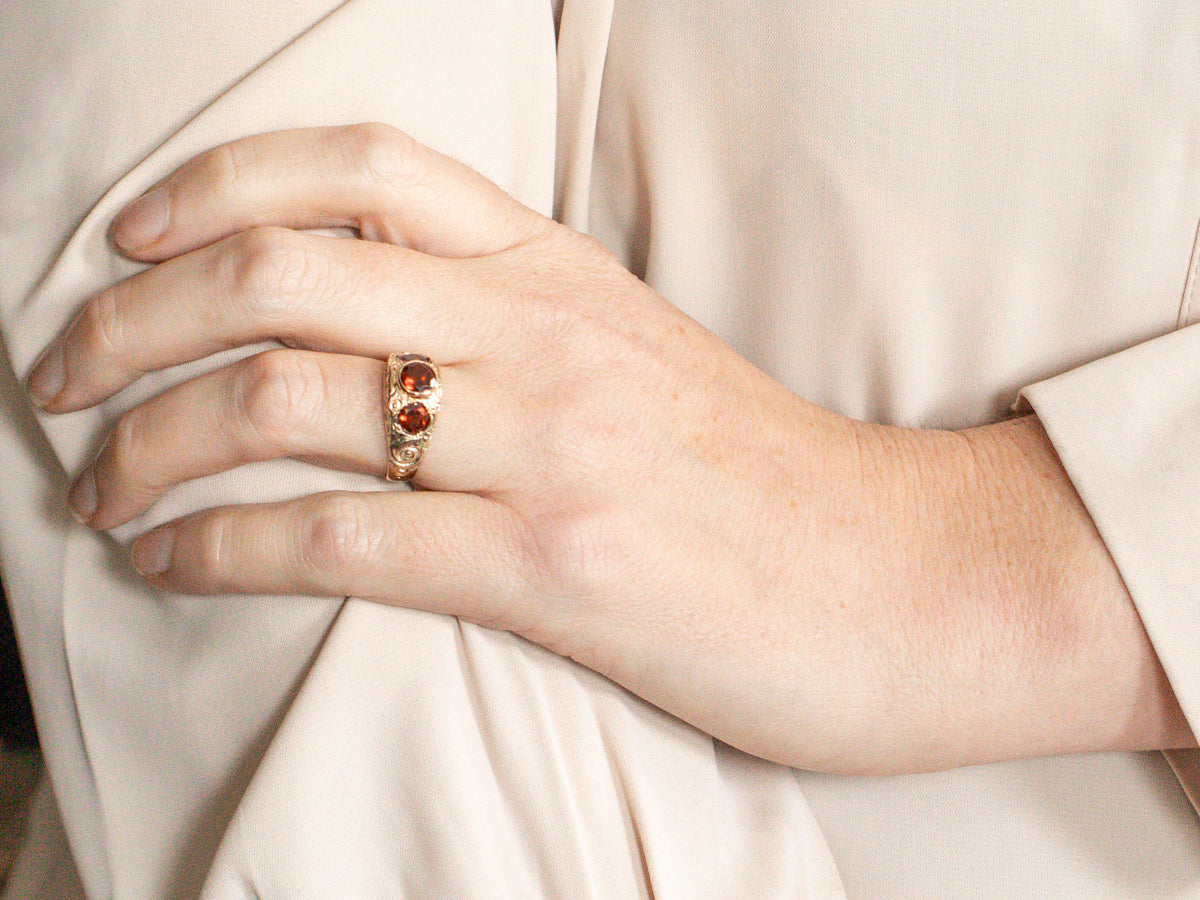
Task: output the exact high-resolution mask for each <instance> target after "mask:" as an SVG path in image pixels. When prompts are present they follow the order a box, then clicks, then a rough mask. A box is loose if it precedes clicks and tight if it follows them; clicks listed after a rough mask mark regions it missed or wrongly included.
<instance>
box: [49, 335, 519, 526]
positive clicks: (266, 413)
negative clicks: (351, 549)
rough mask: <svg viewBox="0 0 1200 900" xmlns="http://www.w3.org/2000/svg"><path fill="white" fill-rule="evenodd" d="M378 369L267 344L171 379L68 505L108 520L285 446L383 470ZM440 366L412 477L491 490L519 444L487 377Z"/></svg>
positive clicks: (116, 435)
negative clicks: (433, 412)
mask: <svg viewBox="0 0 1200 900" xmlns="http://www.w3.org/2000/svg"><path fill="white" fill-rule="evenodd" d="M384 372H385V364H384V363H383V362H382V361H381V360H377V359H370V358H367V357H360V356H344V355H337V354H329V353H315V352H309V351H303V350H269V351H266V352H264V353H259V354H257V355H255V356H251V357H248V358H246V359H244V360H241V361H240V362H237V363H234V364H232V365H230V366H227V367H225V368H223V369H219V370H217V371H215V372H211V373H208V374H206V375H202V376H200V377H198V378H196V379H193V380H192V381H188V382H185V383H183V384H181V385H178V386H177V387H174V388H172V389H170V390H168V391H166V392H164V393H163V394H161V395H159V396H158V397H156V398H154V399H152V400H149V401H147V402H146V403H144V404H142V405H141V406H138V407H136V408H134V409H132V410H130V411H129V412H127V413H126V414H125V415H124V416H122V417H121V419H120V420H119V421H118V422H117V424H116V425H115V427H114V428H113V430H112V432H111V433H110V435H109V437H108V440H107V441H106V442H105V444H104V447H103V448H102V449H101V451H100V453H99V455H98V456H97V459H96V461H95V463H94V464H93V466H92V467H90V468H89V469H88V470H87V471H85V472H84V473H83V474H82V475H81V476H80V477H79V479H78V480H77V482H76V485H75V487H74V488H73V489H72V491H71V504H72V508H73V509H74V510H75V511H76V514H77V515H79V516H80V518H81V519H83V520H84V521H86V522H87V523H88V524H89V525H91V526H93V527H96V528H113V527H116V526H117V525H120V524H122V523H124V522H127V521H129V520H130V519H132V518H134V517H135V516H137V515H139V514H140V513H142V512H144V511H145V510H146V509H147V508H148V507H149V506H150V505H151V504H152V503H154V501H155V500H157V499H158V498H159V497H160V496H161V495H162V494H163V493H164V492H165V491H166V490H167V489H168V488H170V487H172V486H173V485H176V484H180V483H182V482H184V481H189V480H192V479H195V478H200V477H203V476H205V475H211V474H214V473H216V472H221V471H225V470H228V469H232V468H235V467H237V466H240V465H244V464H246V463H250V462H259V461H263V460H268V459H279V458H284V457H290V458H295V459H303V460H306V461H309V462H312V463H315V464H317V465H321V466H324V467H326V468H332V469H341V470H344V471H351V472H364V473H368V474H377V475H380V476H382V475H383V473H384V471H385V470H386V466H387V442H386V439H385V429H384V406H383V403H384V396H383V379H384ZM440 375H441V380H442V383H443V386H444V387H443V390H444V394H445V397H446V400H447V402H446V403H445V404H444V405H443V406H442V409H441V411H440V412H439V413H438V417H437V421H436V422H435V424H434V426H433V430H432V432H431V435H430V442H429V446H428V449H427V450H426V452H425V454H424V457H423V458H422V460H421V463H420V467H419V470H418V473H417V476H416V478H415V479H414V480H415V482H416V483H417V484H420V485H422V486H424V487H429V488H434V489H438V490H452V491H489V490H495V489H497V488H498V487H500V486H501V485H502V484H503V483H504V482H505V480H506V473H507V472H508V471H511V468H510V467H511V465H512V459H511V457H506V456H503V455H501V454H497V453H496V452H495V450H494V448H495V447H496V446H497V445H499V446H505V447H513V446H515V445H514V443H513V442H512V441H510V440H507V439H506V436H505V435H502V434H498V433H497V429H499V428H502V427H503V426H502V425H501V424H499V423H494V422H492V421H491V417H489V416H488V414H487V412H488V410H489V409H495V408H496V405H495V403H494V402H491V401H489V399H488V394H489V392H490V389H489V387H488V384H487V382H486V381H484V380H483V379H482V378H480V376H479V374H478V373H477V372H475V371H474V370H473V369H472V368H471V367H468V366H444V367H441V371H440ZM484 422H487V423H488V425H487V427H486V428H485V427H481V423H484Z"/></svg>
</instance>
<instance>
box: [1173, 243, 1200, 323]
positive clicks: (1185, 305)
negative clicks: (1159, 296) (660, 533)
mask: <svg viewBox="0 0 1200 900" xmlns="http://www.w3.org/2000/svg"><path fill="white" fill-rule="evenodd" d="M1198 269H1200V221H1197V223H1196V233H1195V235H1194V237H1193V238H1192V255H1191V258H1190V259H1189V260H1188V268H1187V277H1186V278H1185V279H1184V282H1183V296H1182V297H1181V298H1180V301H1179V315H1178V316H1177V317H1176V319H1175V330H1176V331H1178V330H1179V329H1180V328H1183V327H1185V326H1186V325H1188V324H1189V320H1190V319H1191V317H1192V298H1193V297H1194V296H1195V295H1196V280H1197V278H1198V277H1200V272H1198V271H1197V270H1198Z"/></svg>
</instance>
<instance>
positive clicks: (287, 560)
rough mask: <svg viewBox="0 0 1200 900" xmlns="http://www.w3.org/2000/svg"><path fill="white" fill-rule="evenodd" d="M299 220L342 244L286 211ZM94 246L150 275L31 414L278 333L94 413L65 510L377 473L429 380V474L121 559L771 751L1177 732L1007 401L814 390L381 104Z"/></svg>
mask: <svg viewBox="0 0 1200 900" xmlns="http://www.w3.org/2000/svg"><path fill="white" fill-rule="evenodd" d="M329 226H351V227H353V228H356V229H357V230H358V232H359V234H360V235H361V236H362V237H363V238H364V240H344V239H338V238H331V237H321V236H316V235H312V234H305V233H303V232H301V231H299V230H297V229H310V228H318V227H329ZM113 234H114V239H115V240H116V241H117V243H118V244H119V245H120V246H121V247H122V249H123V250H124V251H125V252H126V253H128V254H129V255H130V256H133V257H135V258H137V259H142V260H146V261H150V262H156V263H158V265H155V266H153V267H151V268H149V269H147V270H145V271H144V272H142V273H140V274H138V275H135V276H134V277H132V278H129V279H128V280H126V281H124V282H121V283H119V284H117V285H115V286H113V287H112V288H110V289H108V290H106V291H104V292H102V293H101V294H99V295H98V296H96V297H93V298H92V299H91V300H90V301H89V302H88V303H87V305H86V306H85V307H84V309H83V311H82V313H81V314H80V315H79V317H78V318H77V319H76V320H75V322H74V323H73V324H72V325H71V326H70V328H69V329H68V330H67V332H66V333H65V335H63V336H62V337H61V338H60V339H59V340H58V341H57V342H56V343H55V345H54V346H53V347H52V348H51V349H50V350H49V351H48V352H47V353H46V355H45V357H44V358H43V360H42V362H41V363H40V364H39V366H38V368H37V369H36V370H35V372H34V374H33V376H32V377H31V380H30V390H31V392H32V393H33V395H34V396H35V398H37V399H38V400H39V402H40V403H41V404H42V405H43V406H44V408H45V409H47V410H49V411H53V412H66V411H69V410H76V409H80V408H83V407H86V406H90V405H92V404H95V403H98V402H100V401H102V400H103V399H105V398H106V397H109V396H111V395H112V394H114V393H115V392H117V391H120V390H121V389H122V388H124V387H126V386H127V385H129V384H130V383H131V382H133V381H134V380H135V379H137V378H138V377H139V376H140V375H141V374H143V373H145V372H148V371H152V370H156V369H161V368H165V367H167V366H172V365H175V364H178V363H182V362H185V361H188V360H194V359H198V358H200V357H204V356H207V355H210V354H212V353H214V352H217V351H219V350H222V349H225V348H228V347H230V346H235V345H242V344H246V343H250V342H255V341H259V340H262V339H265V338H277V339H278V340H280V341H282V342H283V344H285V345H286V347H287V348H288V349H280V350H272V351H268V352H265V353H261V354H258V355H256V356H253V357H250V358H248V359H246V360H244V361H241V362H238V363H235V364H233V365H231V366H229V367H227V368H225V369H221V370H218V371H215V372H213V373H211V374H208V375H205V376H202V377H199V378H196V379H195V380H193V381H190V382H186V383H184V384H181V385H179V386H178V387H175V388H173V389H171V390H168V391H166V392H165V393H163V394H162V395H160V396H158V397H156V398H154V399H152V400H150V401H148V402H146V403H145V404H143V405H142V406H140V407H137V408H135V409H133V410H132V411H130V412H129V413H127V414H126V415H125V416H124V417H123V418H122V419H121V420H120V421H119V422H118V423H117V425H116V427H115V428H114V430H113V432H112V434H111V435H110V436H109V439H108V441H107V443H106V444H105V446H104V448H103V450H102V451H101V452H100V454H99V457H98V458H97V460H96V461H95V463H94V465H93V466H92V467H90V468H89V469H88V471H86V472H84V473H83V474H82V475H81V476H80V478H79V481H78V482H77V484H76V486H75V488H74V489H73V491H72V495H71V497H72V504H73V506H74V507H75V509H76V512H77V514H78V515H79V516H80V517H81V519H83V520H84V521H86V522H87V523H88V524H89V525H91V526H92V527H95V528H102V529H107V528H112V527H114V526H116V525H119V524H121V523H123V522H126V521H128V520H129V519H131V518H133V517H135V516H137V515H138V514H139V513H141V512H142V511H144V510H145V509H146V508H147V507H148V506H149V505H150V504H152V503H153V502H154V501H155V500H156V499H157V498H158V497H159V496H160V495H161V494H162V493H163V492H164V491H165V490H167V489H168V488H169V487H170V486H172V485H174V484H178V483H180V482H182V481H185V480H188V479H192V478H196V477H199V476H202V475H207V474H211V473H214V472H218V471H221V470H225V469H229V468H232V467H235V466H239V465H242V464H244V463H246V462H250V461H254V460H265V459H270V458H275V457H295V458H301V459H306V460H309V461H311V462H313V463H316V464H319V465H323V466H329V467H333V468H339V469H346V470H354V471H360V472H370V473H379V474H380V475H382V473H383V472H384V470H385V467H386V446H385V440H384V427H383V423H384V409H383V393H382V389H381V385H382V382H383V378H384V362H383V360H384V359H385V358H386V357H387V355H388V354H389V353H392V352H416V353H422V354H426V355H428V356H430V357H431V358H432V359H433V360H434V361H435V362H437V363H438V364H439V365H440V366H441V373H442V381H443V384H444V402H443V405H442V409H441V413H440V415H439V418H438V421H437V424H436V428H435V430H434V432H433V434H432V437H431V442H430V445H429V448H428V450H427V452H426V454H425V457H424V460H423V462H422V464H421V466H420V469H419V472H418V474H417V478H416V483H417V485H419V486H420V487H422V488H426V489H427V490H422V491H416V492H406V491H391V490H381V491H380V492H378V493H346V492H339V493H329V494H321V495H317V496H312V497H307V498H304V499H301V500H297V501H294V502H290V503H283V504H274V505H259V506H240V507H225V508H218V509H212V510H207V511H205V512H201V513H199V514H196V515H193V516H190V517H187V518H185V519H183V520H180V521H176V522H173V523H170V524H168V525H166V526H163V527H161V528H159V529H156V530H155V531H153V532H151V533H149V534H147V535H144V536H143V537H142V538H140V539H139V540H138V542H137V543H136V544H135V546H134V550H133V555H134V560H135V564H136V565H137V567H138V569H139V571H141V572H142V573H143V574H144V575H145V576H146V577H147V578H148V579H149V580H150V581H151V582H153V583H154V584H156V585H159V586H161V587H163V588H164V589H168V590H174V591H183V592H189V593H209V592H220V593H231V592H242V593H254V594H263V593H309V594H319V595H332V596H341V595H355V596H360V597H365V598H370V599H373V600H378V601H381V602H386V603H395V604H399V605H405V606H414V607H419V608H422V609H427V610H432V611H435V612H441V613H448V614H453V615H458V616H461V617H463V618H465V619H469V620H471V621H474V622H479V623H482V624H484V625H488V626H492V627H496V628H503V629H508V630H511V631H514V632H516V633H518V634H521V635H523V636H525V637H526V638H528V639H530V640H532V641H536V642H537V643H539V644H542V645H544V646H546V647H548V648H549V649H551V650H553V651H555V652H557V653H560V654H563V655H566V656H570V657H572V658H573V659H576V660H578V661H579V662H581V663H582V664H583V665H586V666H588V667H590V668H593V669H595V670H597V671H599V672H601V673H603V674H605V675H607V676H609V677H611V678H612V679H613V680H615V681H617V682H618V683H620V684H622V685H624V686H625V687H627V688H629V689H630V690H632V691H634V692H635V693H637V694H640V695H641V696H643V697H645V698H646V699H648V700H649V701H650V702H652V703H655V704H657V705H658V706H661V707H662V708H664V709H666V710H668V711H669V712H672V713H674V714H676V715H678V716H680V717H682V718H683V719H686V720H687V721H689V722H692V723H693V724H695V725H697V726H698V727H700V728H702V729H704V730H705V731H708V732H710V733H711V734H713V735H715V736H716V737H718V738H721V739H723V740H725V741H727V742H729V743H731V744H734V745H736V746H738V747H741V748H742V749H745V750H747V751H749V752H751V753H754V754H758V755H761V756H765V757H768V758H771V759H775V760H779V761H782V762H786V763H789V764H792V765H797V766H804V767H813V768H822V769H829V770H839V771H874V772H878V771H897V770H914V769H925V768H935V767H940V766H947V765H956V764H961V763H965V762H975V761H981V760H986V759H997V758H1004V757H1008V756H1014V755H1023V754H1031V753H1045V752H1056V751H1063V750H1081V749H1101V748H1113V747H1150V746H1166V745H1171V744H1175V743H1179V742H1183V741H1187V740H1189V739H1190V735H1189V734H1187V730H1186V725H1183V724H1182V718H1181V716H1180V715H1179V712H1178V709H1177V707H1176V706H1175V704H1174V701H1173V698H1172V697H1171V694H1170V690H1169V687H1167V685H1166V681H1165V679H1164V678H1163V676H1162V673H1161V670H1160V669H1159V667H1158V664H1157V662H1156V660H1155V658H1154V654H1153V652H1152V650H1151V649H1150V647H1149V644H1148V643H1147V641H1146V638H1145V635H1144V633H1143V632H1142V629H1141V626H1140V623H1139V622H1138V619H1137V616H1136V614H1135V613H1134V611H1133V608H1132V605H1131V604H1130V602H1129V598H1128V596H1127V595H1126V593H1125V591H1124V588H1123V587H1122V585H1121V582H1120V579H1119V577H1118V576H1117V574H1116V572H1115V570H1114V568H1113V566H1112V563H1111V561H1110V560H1109V558H1108V556H1107V553H1106V552H1105V550H1104V547H1103V545H1102V544H1101V543H1100V541H1099V538H1098V537H1097V536H1096V533H1095V530H1094V528H1093V527H1092V525H1091V522H1090V520H1089V519H1088V518H1087V514H1086V512H1084V511H1083V509H1082V507H1081V505H1080V504H1079V501H1078V499H1077V498H1076V497H1075V494H1074V492H1073V490H1072V489H1071V486H1070V484H1069V482H1068V481H1067V479H1066V476H1065V474H1064V473H1063V472H1062V470H1061V467H1060V466H1058V464H1057V461H1056V459H1055V457H1054V455H1053V451H1052V450H1051V449H1050V447H1049V444H1048V442H1047V441H1046V438H1045V436H1044V434H1043V433H1042V432H1041V429H1040V427H1039V426H1038V425H1037V423H1036V421H1034V420H1033V419H1025V420H1017V421H1014V422H1009V423H1004V424H1002V425H996V426H991V427H989V428H983V429H977V430H975V431H973V432H965V433H960V434H955V433H949V432H933V431H915V430H903V429H896V428H884V427H880V426H872V425H867V424H863V423H858V422H853V421H851V420H848V419H846V418H843V417H841V416H837V415H834V414H832V413H829V412H826V411H824V410H821V409H818V408H816V407H814V406H812V405H811V404H808V403H806V402H805V401H804V400H802V399H801V398H799V397H797V396H795V395H794V394H792V393H790V392H789V391H787V390H786V389H784V388H783V387H782V386H781V385H779V384H778V383H777V382H775V381H773V380H772V379H770V378H769V377H767V376H766V375H764V374H763V373H762V372H760V371H758V370H757V369H755V368H754V367H753V366H751V365H750V364H749V363H748V362H746V361H745V360H744V359H742V358H741V357H739V356H738V355H737V354H736V353H734V352H733V351H732V350H731V349H730V348H729V347H728V346H727V345H725V344H724V343H722V342H721V341H720V340H719V339H717V338H716V337H715V336H713V335H712V334H711V333H709V332H708V331H706V330H705V329H704V328H702V327H701V326H700V325H698V324H697V323H696V322H694V321H692V320H691V319H689V318H687V317H686V316H684V315H683V314H681V313H680V312H679V311H678V310H676V309H675V308H674V307H672V306H671V305H670V304H669V303H667V302H666V301H665V300H663V299H662V298H661V297H659V296H657V295H656V294H655V293H654V292H653V291H652V290H650V289H649V288H648V287H647V286H646V285H645V284H643V283H642V282H640V281H638V280H637V279H636V278H634V277H633V276H632V275H630V274H629V273H628V272H626V271H625V270H624V269H623V268H622V267H621V266H620V265H619V264H618V263H617V262H616V261H615V259H614V258H613V257H612V256H611V255H610V254H609V253H607V252H606V251H605V250H604V249H603V248H602V247H601V246H599V245H598V244H597V243H595V242H594V241H592V240H590V239H589V238H586V237H583V236H581V235H579V234H577V233H574V232H572V231H570V230H568V229H567V228H565V227H562V226H560V225H557V224H555V223H553V222H551V221H549V220H547V219H545V218H543V217H541V216H539V215H537V214H535V213H533V212H532V211H530V210H528V209H526V208H525V207H523V206H521V205H520V204H518V203H517V202H516V201H514V200H513V199H511V198H510V197H508V196H507V195H505V194H504V193H502V192H501V191H500V190H499V189H497V188H496V187H495V186H494V185H492V184H490V183H489V182H487V181H486V180H485V179H483V178H482V177H481V176H479V175H477V174H475V173H474V172H472V171H470V170H469V169H467V168H465V167H463V166H461V165H459V164H457V163H455V162H453V161H451V160H449V159H447V158H445V157H442V156H439V155H438V154H436V153H433V152H432V151H430V150H428V149H427V148H425V147H422V146H420V145H418V144H416V143H415V142H414V141H412V140H411V139H410V138H407V137H406V136H404V135H402V134H401V133H399V132H397V131H395V130H393V129H391V128H388V127H385V126H377V125H370V126H356V127H351V128H335V129H312V130H301V131H293V132H282V133H276V134H270V135H262V136H258V137H252V138H248V139H245V140H241V141H237V142H235V143H233V144H230V145H227V146H224V147H220V148H217V149H216V150H213V151H210V152H208V153H206V154H203V155H202V156H200V157H197V158H196V159H194V160H192V161H191V162H189V163H188V164H187V165H185V166H184V167H183V168H181V169H180V170H178V171H177V172H175V173H174V174H173V175H172V176H171V177H170V178H168V179H167V180H166V181H165V182H163V183H162V184H161V185H160V186H159V187H157V188H155V189H154V190H152V191H151V192H149V193H148V194H147V195H145V196H144V197H143V198H141V199H140V200H138V201H137V202H135V203H134V204H133V205H132V206H131V207H130V208H128V209H127V210H126V211H125V212H124V213H123V214H122V216H121V217H120V218H119V219H118V221H117V223H116V224H115V227H114V232H113ZM830 340H836V336H830ZM813 352H817V348H813Z"/></svg>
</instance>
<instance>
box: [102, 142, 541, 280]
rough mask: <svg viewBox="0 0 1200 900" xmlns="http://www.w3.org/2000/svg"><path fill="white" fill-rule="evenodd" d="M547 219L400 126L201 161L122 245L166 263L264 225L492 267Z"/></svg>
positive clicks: (142, 211) (134, 224)
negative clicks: (356, 235)
mask: <svg viewBox="0 0 1200 900" xmlns="http://www.w3.org/2000/svg"><path fill="white" fill-rule="evenodd" d="M544 223H545V220H544V219H542V217H541V216H538V215H537V214H536V213H534V212H533V211H532V210H530V209H528V208H527V207H525V206H522V205H521V204H520V203H518V202H517V201H516V200H514V199H513V198H512V197H510V196H509V195H507V194H506V193H504V192H503V191H502V190H500V188H498V187H497V186H496V185H495V184H493V183H492V182H490V181H488V179H486V178H484V177H483V176H482V175H480V174H479V173H477V172H475V171H474V170H472V169H470V168H469V167H467V166H465V165H463V164H462V163H460V162H457V161H456V160H453V159H451V158H450V157H448V156H444V155H443V154H441V153H437V152H436V151H434V150H431V149H430V148H428V147H426V146H424V145H422V144H420V143H418V142H417V141H415V140H413V139H412V138H411V137H409V136H408V135H406V134H404V133H403V132H401V131H398V130H397V129H395V128H392V127H390V126H388V125H380V124H362V125H351V126H347V127H335V128H303V129H296V130H292V131H278V132H272V133H270V134H260V135H254V136H253V137H247V138H243V139H241V140H237V141H233V142H232V143H229V144H224V145H222V146H220V147H217V148H215V149H213V150H209V151H207V152H206V153H202V154H200V155H199V156H197V157H195V158H193V159H192V160H190V161H189V162H187V163H185V164H184V165H183V166H182V167H181V168H179V169H178V170H176V171H175V172H174V173H173V174H171V175H170V176H168V177H167V178H166V179H165V180H164V181H163V182H161V183H160V184H159V185H158V186H157V187H155V188H153V189H152V190H150V191H149V192H147V193H146V194H144V195H143V196H142V197H140V198H139V199H138V200H136V201H134V202H133V203H132V204H131V205H130V206H129V207H127V208H126V209H125V210H124V211H123V212H122V213H121V214H120V215H119V216H118V217H117V219H116V221H115V223H114V225H113V230H112V236H113V240H114V241H115V242H116V243H117V245H118V246H120V247H121V249H122V250H124V251H125V252H126V253H128V254H129V255H131V256H134V257H136V258H138V259H144V260H162V259H166V258H168V257H171V256H177V255H179V254H180V253H184V252H186V251H188V250H193V249H195V248H196V247H199V246H202V245H204V244H208V243H212V242H213V241H216V240H219V239H220V238H222V237H225V236H227V235H230V234H233V233H235V232H238V231H244V230H245V229H247V228H251V227H254V226H258V225H267V224H274V225H283V226H286V227H289V228H316V227H329V226H351V227H354V228H357V229H358V230H359V232H360V233H361V234H362V236H363V237H366V238H368V239H371V240H382V241H388V242H391V243H396V244H401V245H404V246H408V247H412V248H414V249H417V250H421V251H423V252H426V253H432V254H435V255H438V256H448V257H464V256H483V255H486V254H489V253H493V252H496V251H498V250H502V249H504V248H506V247H511V246H513V245H514V244H517V243H520V242H521V241H523V240H525V239H526V238H527V237H529V236H530V234H532V233H533V232H534V231H535V230H536V229H537V228H539V227H542V226H543V224H544Z"/></svg>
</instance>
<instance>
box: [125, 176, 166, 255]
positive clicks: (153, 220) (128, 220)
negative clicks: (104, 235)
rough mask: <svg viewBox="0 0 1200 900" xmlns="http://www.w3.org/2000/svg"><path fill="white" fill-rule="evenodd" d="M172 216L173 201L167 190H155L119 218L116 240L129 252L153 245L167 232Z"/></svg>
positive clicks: (126, 208)
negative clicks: (168, 221)
mask: <svg viewBox="0 0 1200 900" xmlns="http://www.w3.org/2000/svg"><path fill="white" fill-rule="evenodd" d="M170 214H171V198H170V197H169V196H168V195H167V189H166V188H165V187H156V188H155V189H154V190H152V191H150V192H149V193H148V194H143V195H142V196H141V197H138V198H137V199H136V200H134V201H133V202H132V203H130V204H129V205H128V206H127V207H125V209H124V210H123V211H122V212H121V214H120V215H118V216H117V219H116V221H115V222H113V229H112V237H113V240H114V241H116V242H117V244H118V245H120V246H121V247H123V248H125V249H126V250H135V249H137V248H138V247H146V246H148V245H150V244H153V243H154V242H155V241H157V240H158V239H159V238H160V237H162V235H163V232H164V231H166V230H167V220H168V219H169V218H170Z"/></svg>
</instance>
